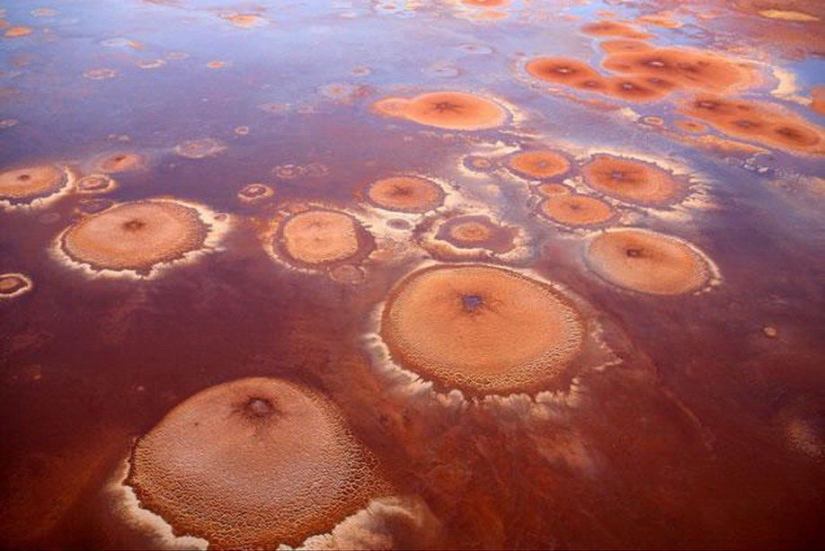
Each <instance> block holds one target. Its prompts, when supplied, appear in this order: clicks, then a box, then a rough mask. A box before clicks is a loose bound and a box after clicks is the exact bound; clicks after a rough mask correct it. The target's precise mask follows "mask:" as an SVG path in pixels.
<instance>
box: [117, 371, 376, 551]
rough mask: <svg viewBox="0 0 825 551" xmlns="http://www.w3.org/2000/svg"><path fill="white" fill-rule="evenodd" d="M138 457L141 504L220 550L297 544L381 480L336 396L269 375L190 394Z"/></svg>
mask: <svg viewBox="0 0 825 551" xmlns="http://www.w3.org/2000/svg"><path fill="white" fill-rule="evenodd" d="M130 463H131V468H130V472H129V476H128V478H127V480H126V483H127V484H128V485H129V486H131V487H132V488H133V489H134V490H135V493H136V494H137V497H138V499H139V501H140V504H141V506H143V507H145V508H147V509H149V510H151V511H153V512H155V513H157V514H158V515H160V516H161V517H163V519H164V520H166V521H167V522H168V523H169V524H171V525H172V527H173V529H174V531H175V533H176V534H181V535H184V534H186V535H191V536H196V537H200V538H204V539H206V540H207V541H208V542H209V546H210V548H217V549H274V548H276V547H277V546H278V545H279V544H281V543H285V544H288V545H298V544H299V543H300V542H301V541H303V540H304V539H305V538H307V537H308V536H310V535H314V534H319V533H324V532H329V531H330V530H331V529H332V528H333V527H334V526H335V525H336V524H337V523H338V522H340V521H341V520H343V519H344V518H346V517H347V516H349V515H351V514H353V513H355V512H357V511H358V510H359V509H361V508H362V507H364V506H365V505H366V504H367V503H368V502H369V500H370V498H371V497H375V494H376V493H377V492H378V491H379V487H380V486H379V484H380V481H379V480H378V479H377V477H376V473H375V471H374V468H373V467H372V464H373V463H372V459H371V456H370V455H369V453H368V452H367V451H366V450H365V449H364V448H363V447H362V446H361V445H360V444H359V443H358V442H357V441H356V440H355V439H354V438H353V437H352V435H351V434H350V432H349V430H348V428H347V426H346V423H345V421H344V419H343V418H342V416H341V414H340V413H339V412H338V410H337V409H336V408H335V407H334V406H333V404H332V403H331V402H330V401H329V400H328V399H327V398H325V397H323V396H321V395H320V394H317V393H315V392H312V391H310V390H308V389H306V388H303V387H301V386H298V385H296V384H293V383H290V382H287V381H283V380H279V379H271V378H263V377H256V378H248V379H241V380H236V381H232V382H229V383H224V384H220V385H217V386H213V387H209V388H207V389H205V390H202V391H201V392H199V393H197V394H195V395H194V396H192V397H190V398H188V399H187V400H185V401H183V402H182V403H180V404H179V405H177V406H176V407H175V408H174V409H172V410H171V411H170V412H169V413H167V414H166V416H164V417H163V419H161V420H160V422H159V423H158V424H157V425H155V427H153V428H152V430H150V431H149V432H148V433H147V434H146V435H144V436H143V437H141V438H140V439H139V440H138V441H137V443H136V445H135V447H134V450H133V451H132V456H131V461H130Z"/></svg>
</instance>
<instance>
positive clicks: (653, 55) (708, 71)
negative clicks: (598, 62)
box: [602, 48, 758, 91]
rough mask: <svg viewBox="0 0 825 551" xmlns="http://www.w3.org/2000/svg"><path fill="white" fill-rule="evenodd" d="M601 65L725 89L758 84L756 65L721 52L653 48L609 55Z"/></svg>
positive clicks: (676, 82)
mask: <svg viewBox="0 0 825 551" xmlns="http://www.w3.org/2000/svg"><path fill="white" fill-rule="evenodd" d="M602 66H603V67H604V68H605V69H608V70H610V71H617V72H620V73H626V74H628V75H631V76H637V77H656V78H660V79H662V80H665V81H668V82H670V83H672V84H673V85H674V86H678V87H683V88H690V89H701V90H708V91H722V90H729V89H734V88H742V87H747V86H751V85H753V84H755V83H756V82H757V78H758V74H757V72H756V68H755V67H754V66H753V65H752V64H750V63H746V62H740V61H735V60H732V59H729V58H727V57H724V56H722V55H720V54H716V53H711V52H704V51H701V50H693V49H689V48H654V49H652V50H644V51H637V52H627V51H626V52H617V53H613V54H610V55H609V56H608V57H607V58H606V59H605V60H604V61H603V62H602Z"/></svg>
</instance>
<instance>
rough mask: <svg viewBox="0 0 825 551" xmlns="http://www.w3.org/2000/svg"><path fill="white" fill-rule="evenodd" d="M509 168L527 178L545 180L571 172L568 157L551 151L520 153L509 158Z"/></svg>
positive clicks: (507, 161)
mask: <svg viewBox="0 0 825 551" xmlns="http://www.w3.org/2000/svg"><path fill="white" fill-rule="evenodd" d="M505 162H506V164H507V167H508V168H509V169H510V170H512V171H513V172H515V173H516V174H518V175H519V176H523V177H525V178H532V179H536V180H543V179H546V178H553V177H555V176H560V175H562V174H564V173H565V172H567V171H568V170H570V161H568V160H567V158H566V157H564V156H563V155H561V154H560V153H557V152H555V151H550V150H536V151H520V152H518V153H514V154H512V155H510V156H509V157H507V160H506V161H505Z"/></svg>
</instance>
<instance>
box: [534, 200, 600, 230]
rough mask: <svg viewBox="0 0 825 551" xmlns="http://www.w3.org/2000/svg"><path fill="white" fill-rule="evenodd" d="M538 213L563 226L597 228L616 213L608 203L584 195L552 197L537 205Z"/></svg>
mask: <svg viewBox="0 0 825 551" xmlns="http://www.w3.org/2000/svg"><path fill="white" fill-rule="evenodd" d="M539 212H540V213H541V214H542V215H544V216H546V217H547V218H549V219H550V220H553V221H554V222H558V223H559V224H562V225H564V226H573V227H587V226H599V225H601V224H605V223H606V222H609V221H610V220H612V219H613V218H614V217H615V216H616V212H615V211H614V210H613V207H611V206H610V205H609V204H608V203H606V202H604V201H602V200H601V199H596V198H595V197H588V196H586V195H554V196H551V197H548V198H547V199H545V200H544V201H542V202H541V204H540V205H539Z"/></svg>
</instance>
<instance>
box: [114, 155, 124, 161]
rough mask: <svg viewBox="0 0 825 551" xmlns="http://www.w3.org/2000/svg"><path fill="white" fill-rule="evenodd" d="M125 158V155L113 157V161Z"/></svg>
mask: <svg viewBox="0 0 825 551" xmlns="http://www.w3.org/2000/svg"><path fill="white" fill-rule="evenodd" d="M125 158H126V155H115V157H114V159H115V161H122V160H124V159H125Z"/></svg>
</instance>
